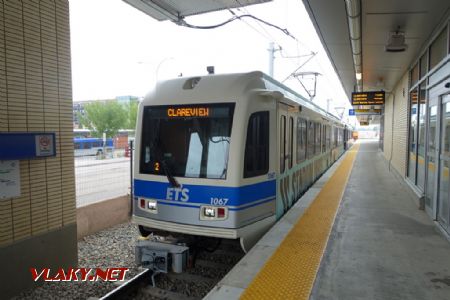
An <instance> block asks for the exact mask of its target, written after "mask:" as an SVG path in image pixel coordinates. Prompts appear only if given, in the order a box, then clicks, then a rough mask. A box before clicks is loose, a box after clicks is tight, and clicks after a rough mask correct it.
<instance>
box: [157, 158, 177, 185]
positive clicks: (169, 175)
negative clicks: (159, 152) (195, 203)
mask: <svg viewBox="0 0 450 300" xmlns="http://www.w3.org/2000/svg"><path fill="white" fill-rule="evenodd" d="M161 165H162V167H163V170H164V173H165V174H166V177H167V180H169V183H170V185H171V186H173V187H175V188H179V187H180V186H181V185H180V183H179V182H178V181H177V179H176V178H175V177H174V176H173V175H172V173H171V172H170V168H169V166H167V163H166V160H165V159H164V158H162V159H161Z"/></svg>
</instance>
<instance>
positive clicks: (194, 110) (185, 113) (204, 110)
mask: <svg viewBox="0 0 450 300" xmlns="http://www.w3.org/2000/svg"><path fill="white" fill-rule="evenodd" d="M167 116H168V117H178V118H179V117H209V108H208V107H181V108H168V109H167Z"/></svg>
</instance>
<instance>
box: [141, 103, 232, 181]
mask: <svg viewBox="0 0 450 300" xmlns="http://www.w3.org/2000/svg"><path fill="white" fill-rule="evenodd" d="M233 113H234V104H229V103H227V104H214V105H211V104H205V105H183V106H181V105H176V106H173V105H171V106H147V107H145V108H144V115H143V124H142V140H141V141H142V142H141V159H140V172H141V173H143V174H154V175H165V176H167V177H170V176H175V177H190V178H211V179H226V176H227V168H228V152H229V149H230V137H231V126H232V123H233Z"/></svg>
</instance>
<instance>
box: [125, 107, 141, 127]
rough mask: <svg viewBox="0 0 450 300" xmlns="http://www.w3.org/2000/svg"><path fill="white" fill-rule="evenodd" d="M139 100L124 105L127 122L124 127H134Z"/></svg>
mask: <svg viewBox="0 0 450 300" xmlns="http://www.w3.org/2000/svg"><path fill="white" fill-rule="evenodd" d="M138 106H139V101H130V102H129V103H128V105H127V106H126V109H127V113H128V122H127V127H126V129H132V130H134V129H136V119H137V112H138Z"/></svg>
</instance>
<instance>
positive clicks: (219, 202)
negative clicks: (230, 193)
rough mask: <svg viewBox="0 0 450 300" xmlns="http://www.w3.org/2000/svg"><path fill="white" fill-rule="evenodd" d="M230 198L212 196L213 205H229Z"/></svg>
mask: <svg viewBox="0 0 450 300" xmlns="http://www.w3.org/2000/svg"><path fill="white" fill-rule="evenodd" d="M227 202H228V198H213V197H212V198H211V205H227Z"/></svg>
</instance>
